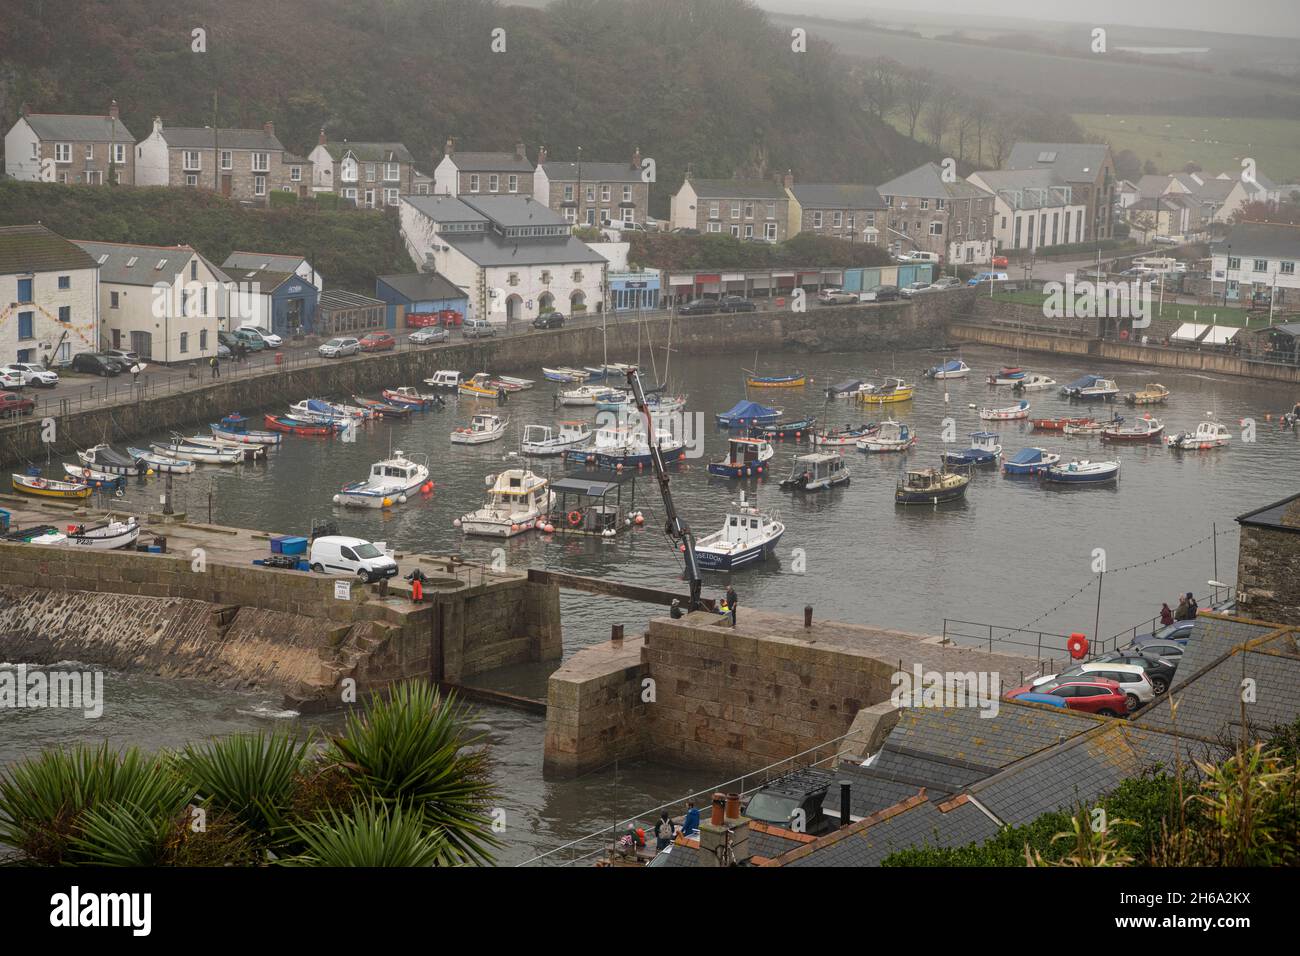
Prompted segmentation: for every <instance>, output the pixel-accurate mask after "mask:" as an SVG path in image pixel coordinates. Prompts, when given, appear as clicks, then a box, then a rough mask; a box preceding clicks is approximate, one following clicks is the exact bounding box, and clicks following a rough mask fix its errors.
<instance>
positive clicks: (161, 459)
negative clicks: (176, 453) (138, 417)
mask: <svg viewBox="0 0 1300 956" xmlns="http://www.w3.org/2000/svg"><path fill="white" fill-rule="evenodd" d="M127 451H128V452H130V453H131V454H132V455H134V456H135V457H136V458H138V459H139V460H140V461H141V462H143V463H144V464H145V465H147V466H148V467H150V468H152V469H153V470H154V471H156V472H158V473H160V474H161V473H164V472H165V473H170V474H173V475H188V474H190V473H191V472H193V471H194V470H195V469H196V468H198V465H196V464H195V463H194V462H193V461H191V460H190V459H188V458H173V457H172V456H171V455H163V454H159V453H156V452H152V451H147V450H146V449H144V448H128V449H127Z"/></svg>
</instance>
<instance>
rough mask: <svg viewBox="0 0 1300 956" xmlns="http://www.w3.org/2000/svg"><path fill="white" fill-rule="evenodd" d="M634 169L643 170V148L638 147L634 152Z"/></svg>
mask: <svg viewBox="0 0 1300 956" xmlns="http://www.w3.org/2000/svg"><path fill="white" fill-rule="evenodd" d="M632 168H633V169H640V168H641V147H640V146H637V147H635V148H634V149H633V150H632Z"/></svg>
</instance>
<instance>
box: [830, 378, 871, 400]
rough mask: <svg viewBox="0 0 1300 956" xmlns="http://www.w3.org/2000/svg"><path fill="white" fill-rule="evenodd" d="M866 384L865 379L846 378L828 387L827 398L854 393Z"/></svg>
mask: <svg viewBox="0 0 1300 956" xmlns="http://www.w3.org/2000/svg"><path fill="white" fill-rule="evenodd" d="M865 384H866V380H865V379H861V378H846V379H845V380H844V381H842V382H836V383H835V384H834V385H831V386H829V387H828V388H827V389H826V397H827V398H840V397H842V396H844V395H852V394H854V393H855V392H857V391H858V389H860V388H862V386H863V385H865Z"/></svg>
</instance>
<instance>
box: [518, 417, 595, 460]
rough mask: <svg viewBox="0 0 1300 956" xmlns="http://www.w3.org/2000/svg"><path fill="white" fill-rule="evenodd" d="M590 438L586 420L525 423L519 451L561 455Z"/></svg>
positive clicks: (541, 454) (527, 453)
mask: <svg viewBox="0 0 1300 956" xmlns="http://www.w3.org/2000/svg"><path fill="white" fill-rule="evenodd" d="M590 439H591V426H590V425H588V424H587V423H586V422H575V421H568V422H556V423H555V424H554V425H525V426H524V435H523V439H522V440H521V441H520V443H519V451H520V452H521V453H522V454H525V455H536V456H543V455H562V454H564V452H565V451H566V450H567V449H569V448H573V447H575V446H577V445H581V444H582V443H583V442H585V441H589V440H590Z"/></svg>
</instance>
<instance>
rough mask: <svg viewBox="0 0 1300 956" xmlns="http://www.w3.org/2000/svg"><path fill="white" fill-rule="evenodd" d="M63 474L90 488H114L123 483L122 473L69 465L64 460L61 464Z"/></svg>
mask: <svg viewBox="0 0 1300 956" xmlns="http://www.w3.org/2000/svg"><path fill="white" fill-rule="evenodd" d="M63 471H64V474H66V475H67V476H68V477H69V478H71V479H72V480H73V481H76V482H80V483H81V484H84V485H90V487H92V488H109V489H115V488H119V487H121V486H122V485H123V484H125V481H124V479H125V476H124V475H114V474H110V473H109V472H107V471H97V470H96V469H94V468H91V467H90V466H88V465H69V464H67V463H66V462H65V463H64V465H63Z"/></svg>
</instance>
